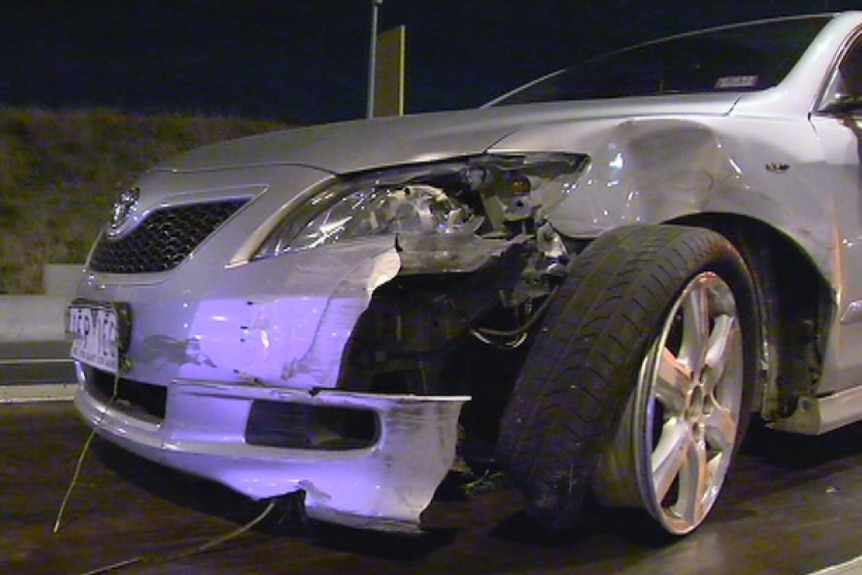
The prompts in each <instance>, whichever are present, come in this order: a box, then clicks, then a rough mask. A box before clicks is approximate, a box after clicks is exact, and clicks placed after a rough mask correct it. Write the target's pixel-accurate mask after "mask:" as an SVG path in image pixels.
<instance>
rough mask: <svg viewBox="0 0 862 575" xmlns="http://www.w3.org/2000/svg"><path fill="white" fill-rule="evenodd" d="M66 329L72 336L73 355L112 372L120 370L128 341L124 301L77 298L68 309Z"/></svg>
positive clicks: (88, 363) (81, 360) (126, 313)
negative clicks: (111, 301)
mask: <svg viewBox="0 0 862 575" xmlns="http://www.w3.org/2000/svg"><path fill="white" fill-rule="evenodd" d="M67 318H68V324H67V326H66V331H67V332H68V333H69V334H70V335H71V336H72V338H73V340H72V350H71V356H72V358H73V359H76V360H78V361H80V362H83V363H86V364H87V365H90V366H92V367H95V368H97V369H101V370H104V371H107V372H110V373H114V374H115V373H118V372H119V371H120V369H121V366H122V364H123V362H122V358H123V353H124V351H125V347H126V344H127V342H128V332H129V322H128V307H127V306H126V305H125V304H115V303H99V302H90V301H86V300H75V301H73V302H72V304H71V305H70V306H69V308H68V312H67Z"/></svg>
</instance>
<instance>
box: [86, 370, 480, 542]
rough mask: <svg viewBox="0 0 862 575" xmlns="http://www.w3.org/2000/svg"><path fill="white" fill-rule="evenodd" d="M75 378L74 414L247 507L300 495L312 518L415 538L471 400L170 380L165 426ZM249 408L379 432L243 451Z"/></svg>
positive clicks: (450, 457)
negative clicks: (275, 405)
mask: <svg viewBox="0 0 862 575" xmlns="http://www.w3.org/2000/svg"><path fill="white" fill-rule="evenodd" d="M78 376H79V379H80V380H81V382H82V384H81V386H80V388H79V390H78V392H77V395H76V398H75V402H76V405H77V408H78V410H79V412H80V413H81V415H82V416H83V417H84V419H85V420H86V421H87V423H88V424H89V425H90V426H91V427H93V428H95V430H96V431H97V433H98V434H99V435H101V436H104V437H105V438H106V439H108V440H109V441H111V442H112V443H116V444H118V445H120V446H121V447H123V448H125V449H127V450H129V451H131V452H133V453H136V454H138V455H140V456H142V457H144V458H146V459H149V460H152V461H156V462H158V463H161V464H164V465H166V466H169V467H172V468H175V469H179V470H182V471H186V472H189V473H192V474H195V475H198V476H202V477H205V478H208V479H211V480H214V481H216V482H219V483H221V484H224V485H227V486H229V487H231V488H233V489H235V490H236V491H238V492H240V493H243V494H245V495H247V496H249V497H252V498H255V499H265V498H271V497H278V496H282V495H286V494H289V493H294V492H298V491H302V492H304V494H305V508H306V513H307V515H308V516H309V517H310V518H312V519H319V520H322V521H327V522H331V523H337V524H341V525H347V526H350V527H356V528H363V529H374V530H380V531H395V532H418V531H419V530H420V526H419V524H420V514H421V513H422V511H423V510H424V509H425V508H426V507H427V506H428V504H429V503H430V502H431V499H432V498H433V496H434V492H435V490H436V488H437V487H438V485H439V484H440V482H441V481H442V480H443V478H444V477H445V475H446V473H447V472H448V470H449V469H450V467H451V465H452V463H453V462H454V458H455V446H456V442H457V435H458V433H457V429H458V423H457V422H458V416H459V413H460V410H461V406H462V405H463V404H464V402H466V401H468V400H469V397H465V396H457V397H454V396H451V397H450V396H442V397H430V396H414V395H375V394H364V393H353V392H346V391H340V390H335V389H317V390H307V389H303V390H299V389H289V388H283V387H267V386H261V385H253V384H248V385H237V384H224V383H215V382H207V381H194V380H175V381H172V382H171V383H170V385H169V386H168V389H167V402H166V407H165V415H164V418H162V419H158V420H156V419H152V420H149V419H147V418H142V417H140V416H139V415H137V414H133V413H131V412H129V411H128V410H127V409H125V408H124V406H123V404H122V402H121V401H113V400H111V399H107V400H106V398H104V397H101V396H100V395H99V394H95V393H91V392H90V391H89V387H88V384H86V383H85V378H86V368H84V367H83V366H80V365H79V366H78ZM255 401H266V402H284V403H285V404H294V405H303V406H309V407H312V408H313V407H321V408H336V409H338V408H344V409H352V410H364V411H369V412H372V413H373V415H374V417H375V418H376V421H377V432H376V433H375V435H374V439H373V440H372V441H370V442H369V444H368V445H364V446H362V447H361V448H345V449H315V448H310V449H309V448H303V449H297V448H284V447H272V446H266V445H251V444H249V443H248V442H247V441H246V437H245V432H246V427H247V425H248V419H249V413H250V411H251V408H252V404H253V403H254V402H255Z"/></svg>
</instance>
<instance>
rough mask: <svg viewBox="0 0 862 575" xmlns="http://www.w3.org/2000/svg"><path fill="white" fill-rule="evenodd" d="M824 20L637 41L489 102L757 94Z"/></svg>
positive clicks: (792, 60)
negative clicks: (733, 93)
mask: <svg viewBox="0 0 862 575" xmlns="http://www.w3.org/2000/svg"><path fill="white" fill-rule="evenodd" d="M829 18H830V17H829V16H812V17H805V18H794V19H786V20H778V21H771V22H760V23H754V24H748V25H742V26H733V27H726V28H720V29H713V30H710V31H706V32H698V33H692V34H686V35H683V36H676V37H674V38H670V39H667V40H661V41H657V42H651V43H647V44H641V45H639V46H636V47H634V48H629V49H626V50H621V51H618V52H613V53H611V54H608V55H605V56H599V57H597V58H594V59H591V60H587V61H586V62H584V63H582V64H579V65H576V66H573V67H571V68H567V69H565V70H561V71H560V72H557V73H556V74H553V75H550V76H548V77H546V78H544V79H542V80H540V81H538V82H534V83H532V84H528V85H527V86H525V87H523V88H521V89H519V90H516V91H514V92H512V93H511V94H509V95H507V96H504V97H503V98H500V99H499V100H497V101H495V102H493V103H492V105H496V106H502V105H508V104H524V103H528V102H551V101H561V100H588V99H597V98H623V97H627V96H658V95H665V94H693V93H704V92H728V91H752V90H763V89H766V88H770V87H772V86H775V85H776V84H778V83H779V82H780V81H781V80H782V79H783V78H784V77H785V76H786V75H787V73H788V72H789V71H790V70H791V69H792V68H793V65H794V64H795V63H796V61H797V60H799V58H800V57H801V56H802V54H803V53H804V52H805V49H806V48H807V47H808V46H809V45H810V44H811V42H812V41H813V39H814V37H815V36H816V35H817V33H818V32H820V30H821V29H822V28H823V26H825V24H826V23H827V22H828V21H829Z"/></svg>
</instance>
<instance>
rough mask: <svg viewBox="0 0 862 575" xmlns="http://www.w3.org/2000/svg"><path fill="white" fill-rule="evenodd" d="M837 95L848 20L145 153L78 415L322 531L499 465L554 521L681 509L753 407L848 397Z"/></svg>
mask: <svg viewBox="0 0 862 575" xmlns="http://www.w3.org/2000/svg"><path fill="white" fill-rule="evenodd" d="M860 118H862V13H860V12H848V13H841V14H824V15H813V16H800V17H788V18H781V19H773V20H765V21H757V22H752V23H745V24H738V25H732V26H725V27H720V28H713V29H709V30H705V31H701V32H695V33H690V34H684V35H680V36H675V37H672V38H668V39H664V40H659V41H655V42H649V43H645V44H641V45H638V46H635V47H633V48H629V49H625V50H621V51H618V52H614V53H611V54H608V55H605V56H601V57H597V58H594V59H591V60H588V61H586V62H584V63H582V64H578V65H576V66H574V67H572V68H569V69H566V70H562V71H559V72H556V73H553V74H550V75H548V76H545V77H543V78H540V79H538V80H536V81H535V82H532V83H530V84H528V85H526V86H524V87H522V88H519V89H516V90H514V91H513V92H511V93H509V94H506V95H504V96H502V97H500V98H498V99H497V100H495V101H493V102H491V103H489V104H488V105H486V106H483V107H481V108H479V109H474V110H464V111H454V112H443V113H430V114H418V115H413V116H407V117H401V118H379V119H372V120H367V121H355V122H344V123H337V124H332V125H323V126H312V127H306V128H299V129H292V130H287V131H282V132H278V133H271V134H265V135H258V136H253V137H248V138H244V139H240V140H236V141H228V142H224V143H220V144H216V145H211V146H207V147H204V148H201V149H197V150H194V151H191V152H189V153H186V154H183V155H181V156H179V157H176V158H172V159H168V160H166V161H164V162H162V163H161V164H159V165H158V166H156V167H154V168H152V169H151V170H149V171H148V172H147V173H145V174H143V175H142V176H141V177H140V179H139V180H138V181H137V182H136V183H135V184H134V186H133V187H131V188H130V189H128V190H126V191H124V192H123V193H122V194H121V195H120V197H119V198H118V200H117V202H116V203H115V205H114V209H113V213H112V214H111V218H110V221H109V222H108V223H107V224H106V226H105V228H104V229H103V231H102V232H101V233H100V235H99V237H98V239H97V241H96V242H95V245H94V246H93V248H92V250H91V252H90V254H89V256H88V260H87V263H86V267H85V269H84V272H83V275H82V279H81V282H80V286H79V289H78V294H77V297H76V299H75V300H74V301H73V302H72V304H71V305H70V307H69V310H68V329H69V331H70V333H71V334H72V335H73V336H74V342H73V346H72V354H73V357H74V359H75V360H76V366H77V374H78V379H79V387H78V391H77V395H76V406H77V409H78V410H79V412H80V413H81V415H82V416H83V418H84V419H85V420H86V422H87V423H89V425H90V426H92V427H93V428H95V429H96V431H97V432H98V434H99V435H100V436H102V437H103V438H105V439H106V440H107V441H109V442H112V443H115V444H117V445H119V446H121V447H123V448H125V449H127V450H129V451H131V452H134V453H136V454H138V455H140V456H143V457H145V458H148V459H151V460H153V461H156V462H159V463H162V464H164V465H167V466H170V467H172V468H176V469H180V470H183V471H185V472H189V473H192V474H195V475H198V476H202V477H205V478H208V479H211V480H213V481H216V482H219V483H221V484H224V485H227V486H229V487H231V488H233V489H234V490H236V491H238V492H240V493H242V494H245V495H247V496H249V497H251V498H255V499H266V498H278V497H283V496H285V497H286V496H290V495H291V494H294V495H295V494H301V496H302V498H303V501H304V508H305V513H306V514H307V516H308V517H310V518H312V519H315V520H321V521H324V522H332V523H336V524H341V525H347V526H351V527H358V528H367V529H373V530H382V531H396V532H417V531H420V530H421V514H422V512H423V510H424V509H425V508H426V507H427V506H428V505H429V503H430V502H431V500H432V498H433V496H434V494H435V490H436V489H437V488H438V486H439V485H440V483H441V482H442V481H443V479H444V478H445V477H446V475H447V473H449V471H450V469H452V467H453V464H454V463H455V462H456V461H458V464H459V465H462V464H466V465H468V466H469V465H471V462H472V461H474V460H482V461H485V462H487V461H488V460H489V459H490V460H493V462H494V465H496V466H499V468H500V469H502V470H503V472H504V473H505V474H506V476H507V478H508V479H509V480H510V481H511V482H512V484H513V485H515V486H517V487H518V488H519V489H520V490H521V491H522V492H523V495H524V501H525V508H526V512H527V515H528V516H529V517H530V518H532V519H533V520H534V521H535V522H536V523H537V524H538V525H540V526H541V527H544V528H546V529H549V530H555V529H565V528H567V527H569V526H571V525H573V524H575V523H576V522H578V520H579V517H580V516H581V512H582V507H583V504H584V502H585V500H586V498H588V497H589V498H590V499H591V500H595V501H596V502H598V503H599V504H601V505H603V506H606V507H624V508H639V509H642V510H645V512H646V513H648V514H649V516H651V517H652V518H653V519H654V524H655V525H656V526H657V527H658V529H659V531H660V532H661V531H664V532H668V533H671V534H676V535H681V534H685V533H688V532H690V531H692V530H693V529H695V528H697V527H698V525H700V524H701V523H702V522H703V521H704V519H705V518H706V517H707V515H708V514H709V512H710V509H711V508H712V507H713V504H714V503H715V502H716V499H717V498H718V496H719V493H720V491H721V488H722V485H723V483H724V480H725V478H726V477H727V474H728V470H729V469H730V465H731V461H732V459H733V457H734V453H735V452H736V450H737V449H738V447H739V445H740V442H741V440H742V438H743V435H744V433H745V430H746V427H747V424H748V422H749V420H750V419H751V418H752V417H757V418H758V419H762V420H763V421H765V422H766V424H767V425H769V426H771V427H773V428H776V429H780V430H785V431H787V432H793V433H802V434H820V433H825V432H828V431H830V430H833V429H835V428H838V427H841V426H843V425H846V424H848V423H851V422H855V421H858V420H860V419H862V386H860V384H862V354H860V353H859V349H860V348H862V242H860V237H862V215H860V214H862V211H860V205H862V204H860V197H862V196H860V194H862V184H860V181H862V166H860V155H862V152H861V151H860V150H862V128H860ZM857 340H858V341H857Z"/></svg>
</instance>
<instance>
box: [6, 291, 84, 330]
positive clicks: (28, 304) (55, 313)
mask: <svg viewBox="0 0 862 575" xmlns="http://www.w3.org/2000/svg"><path fill="white" fill-rule="evenodd" d="M68 305H69V298H66V297H60V296H52V295H19V296H16V295H4V296H0V342H11V341H60V340H62V339H64V338H65V337H66V336H65V318H66V306H68Z"/></svg>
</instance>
